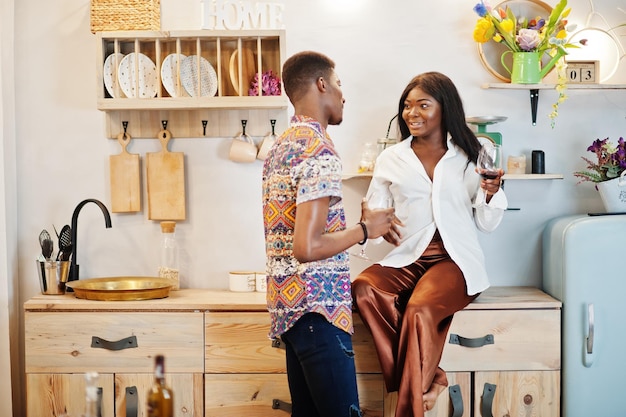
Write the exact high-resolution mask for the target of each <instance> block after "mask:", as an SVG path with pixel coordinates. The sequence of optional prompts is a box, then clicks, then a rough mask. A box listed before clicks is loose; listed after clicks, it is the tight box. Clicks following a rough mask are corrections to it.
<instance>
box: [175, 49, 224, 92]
mask: <svg viewBox="0 0 626 417" xmlns="http://www.w3.org/2000/svg"><path fill="white" fill-rule="evenodd" d="M180 82H181V83H182V84H183V86H184V87H185V90H187V93H189V95H190V96H192V97H198V96H201V97H213V96H214V95H215V93H217V73H216V72H215V69H214V68H213V66H212V65H211V64H210V63H209V61H207V60H206V58H204V57H198V55H191V56H188V57H186V58H185V59H183V60H182V62H181V64H180ZM198 82H199V83H200V85H198Z"/></svg>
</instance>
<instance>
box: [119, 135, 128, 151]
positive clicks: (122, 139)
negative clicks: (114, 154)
mask: <svg viewBox="0 0 626 417" xmlns="http://www.w3.org/2000/svg"><path fill="white" fill-rule="evenodd" d="M117 141H118V142H119V143H120V145H122V153H127V151H126V147H127V146H128V144H129V143H130V135H129V134H128V133H126V132H123V133H120V134H119V135H117Z"/></svg>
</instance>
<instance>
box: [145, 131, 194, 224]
mask: <svg viewBox="0 0 626 417" xmlns="http://www.w3.org/2000/svg"><path fill="white" fill-rule="evenodd" d="M171 137H172V135H171V134H170V132H168V131H167V130H161V131H160V132H159V134H158V139H159V141H160V142H161V151H160V152H148V153H147V154H146V172H147V180H146V182H147V184H148V218H149V219H150V220H185V155H184V154H183V153H182V152H170V151H169V150H168V149H167V145H168V142H169V141H170V139H171Z"/></svg>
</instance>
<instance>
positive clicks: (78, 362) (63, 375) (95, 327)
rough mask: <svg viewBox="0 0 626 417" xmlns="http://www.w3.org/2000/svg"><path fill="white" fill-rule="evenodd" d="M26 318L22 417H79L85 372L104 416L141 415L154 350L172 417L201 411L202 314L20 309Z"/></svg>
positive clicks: (82, 406)
mask: <svg viewBox="0 0 626 417" xmlns="http://www.w3.org/2000/svg"><path fill="white" fill-rule="evenodd" d="M24 316H25V339H26V340H25V363H26V374H27V378H26V383H27V412H28V416H32V417H35V416H37V417H44V416H57V415H60V414H63V413H68V414H69V415H72V416H78V415H80V414H81V413H82V412H83V410H84V405H85V398H84V397H85V395H84V392H85V381H84V373H85V372H90V371H96V372H98V374H99V376H98V382H97V383H98V386H99V387H101V388H102V396H101V403H102V405H101V410H102V416H103V417H112V416H128V417H131V414H133V415H134V414H136V415H144V413H145V397H146V394H147V392H148V388H149V387H150V385H151V384H152V382H153V379H154V377H153V368H154V356H155V355H157V354H159V353H162V354H164V355H165V356H166V363H165V366H166V372H167V380H168V383H169V384H170V385H171V387H172V389H173V390H174V392H175V393H176V396H175V398H174V406H175V408H176V410H177V415H180V416H194V415H200V414H201V412H202V405H203V401H202V400H203V391H202V386H203V384H202V373H203V353H204V345H203V343H202V335H203V317H202V314H201V313H193V312H166V313H164V312H132V313H131V312H108V311H100V312H55V313H54V314H50V313H46V312H37V311H26V312H25V315H24ZM43 393H46V395H42V394H43ZM127 410H136V411H137V412H136V413H127Z"/></svg>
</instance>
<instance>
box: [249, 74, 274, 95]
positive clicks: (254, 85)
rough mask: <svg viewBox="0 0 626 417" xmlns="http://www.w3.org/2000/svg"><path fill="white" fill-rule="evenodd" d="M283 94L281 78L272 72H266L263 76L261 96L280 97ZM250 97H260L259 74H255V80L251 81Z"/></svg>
mask: <svg viewBox="0 0 626 417" xmlns="http://www.w3.org/2000/svg"><path fill="white" fill-rule="evenodd" d="M280 93H281V87H280V78H278V76H277V75H275V74H274V72H273V71H272V70H269V71H265V72H264V73H263V74H261V95H263V96H279V95H280ZM248 95H249V96H258V95H259V74H258V73H257V74H254V78H253V79H252V81H250V89H249V90H248Z"/></svg>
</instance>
